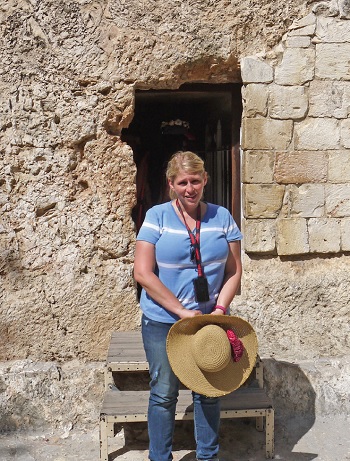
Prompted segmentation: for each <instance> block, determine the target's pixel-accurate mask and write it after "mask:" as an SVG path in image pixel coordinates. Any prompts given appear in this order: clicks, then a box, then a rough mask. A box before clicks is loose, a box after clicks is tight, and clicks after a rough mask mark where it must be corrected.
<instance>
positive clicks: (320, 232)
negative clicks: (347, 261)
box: [308, 218, 340, 253]
mask: <svg viewBox="0 0 350 461" xmlns="http://www.w3.org/2000/svg"><path fill="white" fill-rule="evenodd" d="M308 231H309V245H310V253H338V252H339V251H340V220H339V219H332V218H323V219H320V218H311V219H310V220H309V222H308Z"/></svg>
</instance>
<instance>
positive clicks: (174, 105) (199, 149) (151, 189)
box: [122, 83, 242, 230]
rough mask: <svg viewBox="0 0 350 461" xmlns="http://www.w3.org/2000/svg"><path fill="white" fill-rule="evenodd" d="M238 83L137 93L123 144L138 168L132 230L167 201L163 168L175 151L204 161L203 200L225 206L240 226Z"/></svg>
mask: <svg viewBox="0 0 350 461" xmlns="http://www.w3.org/2000/svg"><path fill="white" fill-rule="evenodd" d="M241 116H242V97H241V84H239V83H235V84H217V85H216V84H186V85H183V86H181V87H180V88H179V89H178V90H147V91H146V90H136V94H135V113H134V118H133V120H132V123H131V124H130V126H129V127H128V128H127V129H123V131H122V140H123V141H125V142H127V143H128V144H129V145H130V146H131V147H132V149H133V152H134V160H135V163H136V166H137V181H136V182H137V205H136V207H135V208H134V210H133V219H134V222H135V224H136V228H137V230H138V229H139V227H140V226H141V224H142V221H143V219H144V215H145V212H146V211H147V209H148V208H150V207H151V206H153V205H154V204H157V203H161V202H164V201H167V200H169V198H168V196H167V187H166V186H167V185H166V182H165V175H164V172H165V168H166V164H167V161H168V160H169V158H170V156H171V155H172V154H173V153H174V152H176V151H178V150H192V151H193V152H196V153H197V154H198V155H200V156H201V157H202V158H203V160H204V161H205V165H206V169H207V171H208V173H209V177H210V180H209V182H208V184H207V186H206V190H205V197H204V199H205V200H207V201H208V202H213V203H217V204H219V205H223V206H225V207H226V208H228V209H229V210H230V211H231V213H232V214H233V216H234V218H235V220H236V222H237V224H238V225H240V150H239V143H240V127H241Z"/></svg>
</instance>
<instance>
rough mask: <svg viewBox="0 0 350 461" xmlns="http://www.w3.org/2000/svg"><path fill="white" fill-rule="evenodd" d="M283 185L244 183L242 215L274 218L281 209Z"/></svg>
mask: <svg viewBox="0 0 350 461" xmlns="http://www.w3.org/2000/svg"><path fill="white" fill-rule="evenodd" d="M284 190H285V186H280V185H277V184H244V185H243V197H244V216H245V217H246V218H276V217H277V216H278V214H279V212H280V210H281V207H282V202H283V196H284Z"/></svg>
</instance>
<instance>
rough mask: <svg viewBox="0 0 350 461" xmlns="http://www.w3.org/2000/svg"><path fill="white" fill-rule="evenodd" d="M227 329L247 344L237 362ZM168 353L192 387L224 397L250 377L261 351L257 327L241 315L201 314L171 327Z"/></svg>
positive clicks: (175, 368)
mask: <svg viewBox="0 0 350 461" xmlns="http://www.w3.org/2000/svg"><path fill="white" fill-rule="evenodd" d="M227 330H233V332H234V333H235V335H236V336H237V337H238V338H239V339H240V340H241V341H242V343H243V347H244V350H243V355H242V357H241V358H240V359H239V361H236V362H235V361H234V360H233V357H232V348H231V344H230V341H229V339H228V336H227ZM167 353H168V358H169V362H170V365H171V368H172V369H173V371H174V373H175V375H176V376H177V377H178V378H179V380H180V381H181V382H182V383H183V384H184V385H185V386H186V387H188V388H189V389H191V390H192V391H194V392H197V393H198V394H202V395H206V396H207V397H220V396H222V395H225V394H229V393H230V392H232V391H234V390H235V389H238V388H239V387H240V386H241V385H242V384H243V383H244V382H245V380H246V379H247V378H248V377H249V375H250V373H251V371H252V369H253V367H254V365H255V362H256V357H257V353H258V341H257V338H256V334H255V331H254V330H253V327H252V326H251V325H250V324H249V323H248V322H247V321H245V320H243V319H242V318H240V317H234V316H230V315H225V316H224V315H211V314H206V315H198V316H196V317H191V318H185V319H181V320H179V321H178V322H176V323H174V325H173V326H172V327H171V328H170V331H169V333H168V337H167Z"/></svg>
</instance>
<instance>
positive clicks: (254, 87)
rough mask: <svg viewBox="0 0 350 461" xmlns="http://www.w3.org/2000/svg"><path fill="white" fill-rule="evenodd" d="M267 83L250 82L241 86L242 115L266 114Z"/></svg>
mask: <svg viewBox="0 0 350 461" xmlns="http://www.w3.org/2000/svg"><path fill="white" fill-rule="evenodd" d="M267 88H268V87H267V85H261V84H257V83H252V84H250V85H247V86H246V87H245V88H243V91H242V96H243V101H244V114H243V115H244V116H246V117H255V116H256V115H262V116H263V117H265V116H266V114H267V98H268V91H267Z"/></svg>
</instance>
